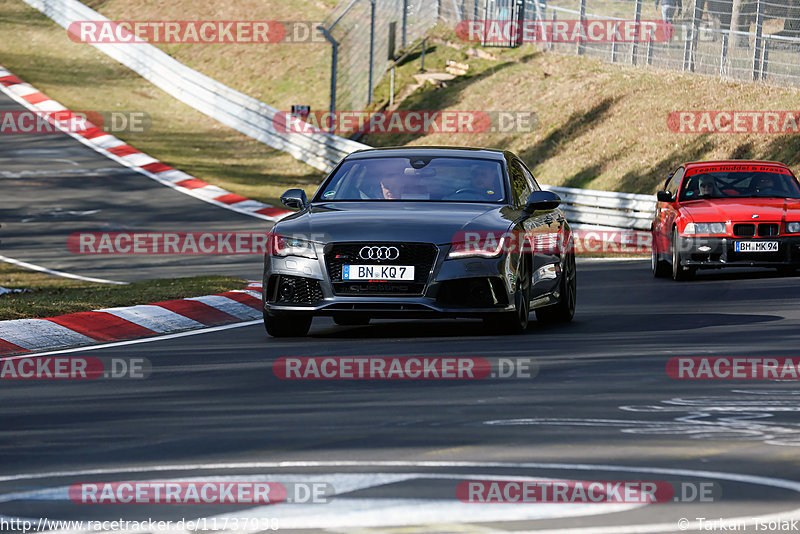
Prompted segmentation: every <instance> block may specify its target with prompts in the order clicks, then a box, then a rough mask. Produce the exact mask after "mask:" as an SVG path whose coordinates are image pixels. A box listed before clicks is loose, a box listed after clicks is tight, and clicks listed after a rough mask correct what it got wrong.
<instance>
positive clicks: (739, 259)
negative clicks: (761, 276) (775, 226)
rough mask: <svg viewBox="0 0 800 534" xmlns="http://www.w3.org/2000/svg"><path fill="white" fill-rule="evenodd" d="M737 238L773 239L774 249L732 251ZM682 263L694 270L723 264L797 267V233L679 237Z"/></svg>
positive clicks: (799, 256) (799, 239)
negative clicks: (775, 249)
mask: <svg viewBox="0 0 800 534" xmlns="http://www.w3.org/2000/svg"><path fill="white" fill-rule="evenodd" d="M737 241H742V242H744V241H749V242H758V241H777V242H778V251H777V252H736V242H737ZM678 246H679V249H680V252H681V256H682V259H683V261H682V264H683V265H684V266H686V267H693V268H698V269H719V268H723V267H781V266H797V267H800V236H775V237H763V238H740V237H727V236H726V237H702V236H698V237H693V236H692V237H689V236H687V237H679V238H678Z"/></svg>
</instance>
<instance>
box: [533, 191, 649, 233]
mask: <svg viewBox="0 0 800 534" xmlns="http://www.w3.org/2000/svg"><path fill="white" fill-rule="evenodd" d="M542 189H546V190H548V191H552V192H554V193H556V194H557V195H558V196H560V197H561V200H562V201H563V204H562V209H563V210H564V214H565V215H566V216H567V220H569V221H570V222H573V223H578V224H586V225H592V226H608V227H612V228H628V229H634V230H649V229H650V223H651V221H652V219H653V212H654V211H655V206H656V201H655V197H654V196H653V195H637V194H633V193H615V192H612V191H595V190H591V189H574V188H571V187H555V186H547V185H542Z"/></svg>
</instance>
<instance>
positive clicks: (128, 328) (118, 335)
mask: <svg viewBox="0 0 800 534" xmlns="http://www.w3.org/2000/svg"><path fill="white" fill-rule="evenodd" d="M261 314H262V307H261V283H260V282H252V283H250V285H248V286H247V287H246V288H245V289H241V290H235V291H227V292H225V293H220V294H218V295H208V296H204V297H193V298H186V299H179V300H167V301H164V302H156V303H154V304H144V305H138V306H128V307H125V308H107V309H103V310H95V311H88V312H79V313H71V314H69V315H61V316H58V317H49V318H47V319H17V320H13V321H0V356H8V355H12V354H26V353H30V352H37V351H44V350H54V349H61V348H68V347H75V346H80V345H91V344H95V343H100V342H110V341H124V340H128V339H137V338H142V337H149V336H155V335H161V334H168V333H172V332H178V331H183V330H193V329H196V328H205V327H210V326H219V325H224V324H231V323H238V322H242V321H252V320H254V319H258V318H260V317H261Z"/></svg>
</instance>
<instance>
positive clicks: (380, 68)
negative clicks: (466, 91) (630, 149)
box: [323, 0, 800, 110]
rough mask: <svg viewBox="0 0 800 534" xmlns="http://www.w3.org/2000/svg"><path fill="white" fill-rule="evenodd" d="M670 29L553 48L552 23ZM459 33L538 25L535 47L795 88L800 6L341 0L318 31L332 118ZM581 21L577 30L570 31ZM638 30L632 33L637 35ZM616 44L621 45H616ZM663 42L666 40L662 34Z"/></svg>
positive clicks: (510, 39) (519, 39)
mask: <svg viewBox="0 0 800 534" xmlns="http://www.w3.org/2000/svg"><path fill="white" fill-rule="evenodd" d="M662 20H669V21H670V22H671V23H672V34H671V35H669V36H667V38H658V37H657V38H653V37H652V35H649V36H648V37H647V38H642V37H639V35H644V34H643V33H641V32H634V33H636V34H637V37H635V38H634V39H630V38H629V36H627V38H626V36H625V35H624V32H616V31H614V32H610V31H609V32H608V34H607V35H605V37H606V38H603V39H591V38H588V37H587V38H585V39H579V40H577V41H576V40H575V39H554V38H553V35H554V28H557V24H559V23H561V24H567V27H568V28H570V29H574V28H575V27H582V28H583V30H584V33H585V32H586V30H587V25H588V24H590V23H591V22H602V23H604V28H606V29H607V28H608V27H609V26H610V25H611V26H613V24H615V23H616V22H619V23H620V25H625V24H628V25H630V23H631V22H633V23H634V24H639V25H641V24H644V23H653V22H654V21H662ZM437 21H442V22H443V23H445V24H448V25H451V26H453V27H455V25H456V24H457V23H459V22H461V21H478V22H481V23H483V24H484V26H483V27H484V30H485V28H487V27H488V26H489V25H490V24H491V23H498V22H499V23H500V24H501V26H503V25H505V27H506V28H507V27H508V24H512V25H513V24H520V25H523V24H530V23H531V22H534V23H538V24H540V25H543V26H542V28H543V29H542V30H541V33H540V34H539V35H538V37H537V38H535V39H534V41H536V42H538V43H539V45H540V46H541V47H544V48H546V49H548V50H553V51H555V52H559V53H570V54H580V55H587V56H592V57H598V58H600V59H603V60H605V61H609V62H613V63H627V64H634V65H651V66H654V67H658V68H665V69H672V70H682V71H690V72H696V73H701V74H707V75H713V76H718V77H720V78H731V79H737V80H743V81H752V80H764V81H768V82H770V83H775V84H781V85H800V2H798V0H658V4H657V3H656V2H655V1H654V0H345V1H343V2H342V3H340V4H339V5H338V6H337V7H336V9H334V11H333V12H332V13H331V15H330V16H329V17H328V18H327V19H326V21H325V22H324V24H323V27H324V29H325V32H326V35H327V37H328V40H329V41H330V42H331V45H332V50H333V63H332V73H331V94H332V99H331V107H332V110H333V109H336V110H357V109H363V107H364V106H365V105H367V104H369V103H370V102H371V101H372V93H373V90H374V88H375V86H376V85H377V84H378V82H379V81H380V79H381V77H382V76H383V75H384V73H385V72H386V69H387V67H388V66H389V65H390V63H391V61H390V60H391V58H393V57H397V54H398V52H399V51H400V50H402V49H406V48H408V47H409V46H410V45H411V44H412V43H414V42H415V41H416V40H418V39H420V38H422V37H424V36H425V35H426V34H427V32H428V31H429V30H430V29H431V28H432V27H433V26H434V25H435V24H436V23H437ZM576 21H581V22H576ZM638 27H639V26H637V28H638ZM524 37H525V36H524V34H523V32H522V31H518V32H516V33H514V32H512V34H511V35H504V34H502V32H501V36H500V38H493V39H483V38H482V39H481V44H483V45H484V46H518V45H520V44H522V43H524V42H526V39H525V38H524ZM617 37H620V38H619V39H618V38H617ZM661 37H663V34H662V35H661Z"/></svg>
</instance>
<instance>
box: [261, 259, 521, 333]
mask: <svg viewBox="0 0 800 534" xmlns="http://www.w3.org/2000/svg"><path fill="white" fill-rule="evenodd" d="M448 250H449V246H442V247H439V250H438V253H437V256H436V260H435V261H434V263H433V265H432V267H431V269H430V273H428V277H427V281H426V283H425V285H424V289H422V290H421V291H420V292H418V293H416V294H413V295H412V294H409V295H405V294H403V295H400V294H397V295H395V294H386V295H382V294H379V293H375V292H371V293H370V294H365V295H342V294H337V293H336V290H335V286H334V283H332V281H331V280H330V278H329V276H328V270H327V268H326V264H325V259H324V255H323V254H318V259H306V258H298V257H286V258H281V257H275V256H269V255H268V256H266V257H265V261H264V292H263V294H264V301H263V302H264V312H265V313H268V314H270V313H273V314H274V313H285V312H302V313H310V314H312V315H315V316H316V315H320V316H326V315H327V316H333V315H350V314H353V315H368V316H370V317H373V318H419V317H431V316H436V317H480V316H485V315H487V314H491V313H503V312H508V311H513V310H514V298H513V294H514V291H515V289H516V287H515V284H514V282H513V280H514V279H515V274H516V267H515V263H516V262H514V261H513V260H512V258H511V257H510V256H501V257H499V258H463V259H455V260H445V257H446V255H447V252H448ZM287 280H290V281H292V283H295V284H296V286H295V287H297V288H298V291H299V293H300V294H301V295H302V298H301V299H299V300H300V301H298V302H294V301H292V300H298V299H287V298H284V296H282V295H281V287H282V286H281V284H284V285H285V284H286V281H287ZM336 285H337V286H338V287H341V281H340V280H337V281H336Z"/></svg>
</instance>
